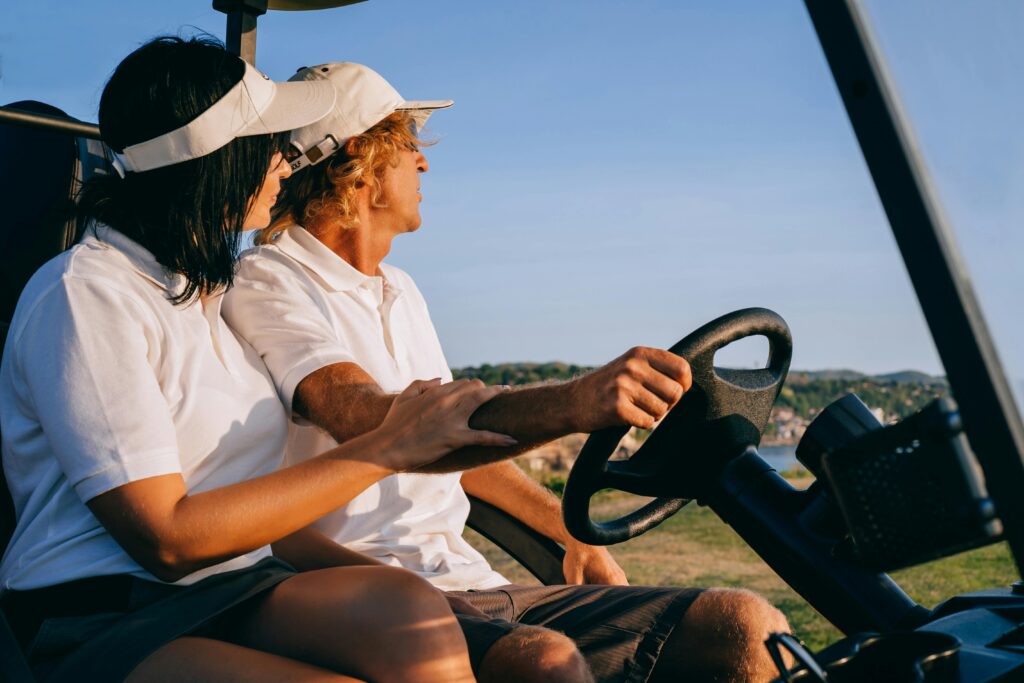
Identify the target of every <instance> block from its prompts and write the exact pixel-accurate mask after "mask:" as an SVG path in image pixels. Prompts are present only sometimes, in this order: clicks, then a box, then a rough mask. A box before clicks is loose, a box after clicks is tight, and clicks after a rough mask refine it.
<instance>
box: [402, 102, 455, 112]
mask: <svg viewBox="0 0 1024 683" xmlns="http://www.w3.org/2000/svg"><path fill="white" fill-rule="evenodd" d="M453 104H455V101H454V100H413V101H406V102H402V103H401V104H400V105H398V106H397V107H395V110H396V111H424V110H427V111H433V110H435V109H447V108H448V107H450V106H452V105H453Z"/></svg>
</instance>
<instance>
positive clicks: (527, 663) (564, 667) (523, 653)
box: [479, 626, 593, 683]
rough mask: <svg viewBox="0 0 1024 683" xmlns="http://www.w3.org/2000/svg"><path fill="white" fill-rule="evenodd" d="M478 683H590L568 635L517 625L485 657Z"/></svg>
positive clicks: (589, 676) (590, 678) (581, 660)
mask: <svg viewBox="0 0 1024 683" xmlns="http://www.w3.org/2000/svg"><path fill="white" fill-rule="evenodd" d="M479 673H480V676H479V678H480V681H481V683H504V682H505V681H521V682H522V683H549V682H550V683H555V682H556V681H557V682H559V683H590V682H591V681H593V677H592V676H591V675H590V670H589V669H588V668H587V663H586V660H584V659H583V655H581V654H580V652H579V650H578V649H576V644H575V643H573V641H572V639H570V638H568V637H567V636H565V635H563V634H561V633H558V632H557V631H552V630H550V629H546V628H540V627H538V626H520V627H519V628H517V629H515V630H514V631H512V632H511V633H509V634H508V635H506V636H503V637H502V638H500V639H499V640H498V641H497V642H496V643H494V645H492V646H491V649H490V650H488V652H487V654H486V655H485V656H484V660H483V663H482V664H481V666H480V672H479Z"/></svg>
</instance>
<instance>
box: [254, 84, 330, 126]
mask: <svg viewBox="0 0 1024 683" xmlns="http://www.w3.org/2000/svg"><path fill="white" fill-rule="evenodd" d="M274 85H275V91H274V96H273V98H271V100H270V104H269V105H268V106H267V107H266V109H264V110H263V112H262V113H261V114H260V117H259V122H258V123H256V124H255V125H253V126H251V128H252V130H249V131H246V132H245V133H242V134H241V135H259V134H265V133H280V132H283V131H286V130H295V129H296V128H302V127H303V126H308V125H310V124H311V123H316V122H317V121H319V120H320V119H322V118H324V117H325V116H327V115H328V114H329V113H331V110H333V109H334V102H335V99H336V98H337V96H338V95H337V92H336V91H335V89H334V87H333V86H332V85H331V84H330V83H328V82H327V81H289V82H285V83H282V82H275V83H274ZM256 128H259V130H255V129H256Z"/></svg>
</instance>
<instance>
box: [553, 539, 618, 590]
mask: <svg viewBox="0 0 1024 683" xmlns="http://www.w3.org/2000/svg"><path fill="white" fill-rule="evenodd" d="M562 573H563V574H564V575H565V582H566V583H568V584H580V583H601V584H607V585H610V586H628V585H629V581H627V580H626V572H624V571H622V567H620V566H619V563H618V562H616V561H615V558H614V557H612V554H611V553H610V552H608V549H607V548H604V547H601V546H596V545H587V544H586V543H580V542H579V541H577V540H576V539H575V538H571V537H570V538H569V540H568V541H567V542H566V544H565V558H564V559H563V560H562Z"/></svg>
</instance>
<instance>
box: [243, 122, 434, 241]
mask: <svg viewBox="0 0 1024 683" xmlns="http://www.w3.org/2000/svg"><path fill="white" fill-rule="evenodd" d="M413 124H414V118H413V116H412V115H411V114H410V113H409V112H404V111H396V112H395V113H393V114H391V115H390V116H388V117H387V118H385V119H383V120H382V121H381V122H380V123H378V124H376V125H375V126H373V128H370V129H369V130H368V131H366V132H365V133H362V134H360V135H356V136H353V137H352V138H349V140H348V141H347V142H346V143H345V145H343V147H342V149H340V150H338V151H337V152H336V153H335V154H334V155H332V156H331V157H330V158H328V159H327V160H326V161H324V162H323V163H321V164H318V165H316V166H312V167H309V168H307V169H304V170H302V171H299V172H298V173H296V174H295V175H294V176H292V177H291V178H289V179H288V180H286V181H285V182H284V184H283V187H282V188H281V192H280V194H279V195H278V200H277V205H276V206H275V207H274V220H273V221H271V223H270V226H269V227H266V228H263V229H262V230H260V231H259V232H258V233H257V234H256V244H269V243H271V242H273V241H274V239H276V238H277V235H278V234H279V233H281V232H283V231H284V230H285V229H286V228H288V227H289V226H291V225H294V224H298V225H301V226H303V227H305V228H306V229H308V230H310V232H313V233H314V234H315V233H316V232H317V228H318V227H319V226H326V225H329V224H340V225H341V226H342V227H343V228H355V227H357V226H358V225H359V217H358V216H357V215H356V190H358V189H360V188H362V187H363V186H365V185H369V186H370V202H371V204H372V205H373V206H375V207H378V208H384V207H386V206H387V198H386V197H385V196H384V186H383V179H384V172H385V170H386V169H387V168H388V167H389V166H391V167H395V166H397V165H398V153H399V152H400V151H401V150H403V149H418V148H419V147H421V146H424V145H425V144H428V143H426V142H424V141H423V140H421V139H420V138H419V137H417V135H416V127H415V126H414V125H413Z"/></svg>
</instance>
